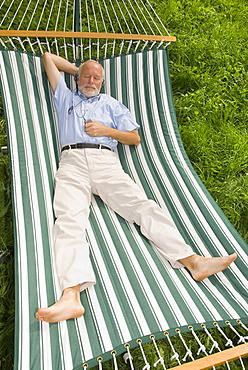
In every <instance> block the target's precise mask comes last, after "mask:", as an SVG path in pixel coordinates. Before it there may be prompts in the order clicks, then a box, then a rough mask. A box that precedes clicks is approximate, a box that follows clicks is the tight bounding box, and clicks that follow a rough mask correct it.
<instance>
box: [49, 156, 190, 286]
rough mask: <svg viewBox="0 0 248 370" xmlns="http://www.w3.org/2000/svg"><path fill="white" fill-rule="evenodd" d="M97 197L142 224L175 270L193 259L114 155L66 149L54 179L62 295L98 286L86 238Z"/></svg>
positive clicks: (168, 221)
mask: <svg viewBox="0 0 248 370" xmlns="http://www.w3.org/2000/svg"><path fill="white" fill-rule="evenodd" d="M92 193H93V194H96V195H99V196H100V197H101V199H102V200H103V201H104V202H105V203H106V204H107V205H108V206H109V207H110V208H111V209H113V210H114V211H115V212H117V213H118V214H119V215H121V216H122V217H123V218H124V219H126V220H127V221H129V222H135V223H136V224H138V225H139V226H140V229H141V232H142V233H143V235H145V236H146V237H147V238H148V239H149V240H151V241H152V242H153V243H154V244H155V245H156V247H157V248H158V251H159V252H160V254H161V255H162V257H163V258H165V259H166V260H168V261H169V262H170V263H171V264H172V266H173V267H175V268H178V267H182V266H183V265H182V264H181V263H180V262H178V260H179V259H181V258H185V257H189V256H191V255H192V254H194V252H193V251H192V249H191V247H190V246H188V245H187V244H186V243H185V242H184V240H183V238H182V237H181V235H180V234H179V232H178V230H177V229H176V227H175V224H174V223H173V221H172V219H171V217H170V215H169V214H167V211H166V210H162V209H161V208H160V207H159V206H158V205H157V204H156V203H155V202H154V201H153V200H148V199H147V197H146V195H145V193H144V192H143V190H141V189H140V188H139V186H138V185H137V184H136V183H135V182H134V181H133V180H132V179H131V178H130V177H129V176H128V175H127V174H126V173H125V172H124V171H123V169H122V167H121V164H120V162H119V159H118V157H117V155H116V154H115V153H114V152H111V151H109V150H106V149H70V150H65V151H63V152H62V156H61V160H60V166H59V169H58V171H57V173H56V177H55V196H54V212H55V217H56V222H55V225H54V246H55V261H56V267H57V273H58V277H59V281H60V285H61V288H62V290H64V289H65V288H67V287H70V286H75V285H78V284H81V290H84V289H86V288H87V287H89V286H91V285H93V284H95V276H94V273H93V269H92V266H91V262H90V258H89V247H88V244H87V241H86V237H85V229H86V227H87V223H88V216H89V207H90V201H91V195H92Z"/></svg>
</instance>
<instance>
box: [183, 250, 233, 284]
mask: <svg viewBox="0 0 248 370" xmlns="http://www.w3.org/2000/svg"><path fill="white" fill-rule="evenodd" d="M236 258H237V254H236V253H233V254H231V255H229V256H224V257H202V256H198V255H197V254H193V255H192V256H190V257H186V258H183V259H181V260H180V262H181V263H182V264H183V265H184V266H185V267H187V269H188V270H189V271H190V273H191V275H192V277H193V279H195V280H196V281H201V280H204V279H206V278H207V277H209V276H211V275H214V274H217V272H220V271H223V270H225V269H226V268H227V267H228V266H229V265H230V264H231V263H232V262H233V261H235V260H236Z"/></svg>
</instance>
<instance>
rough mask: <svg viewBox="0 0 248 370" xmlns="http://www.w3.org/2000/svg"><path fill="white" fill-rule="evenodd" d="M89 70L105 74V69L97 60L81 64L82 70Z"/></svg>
mask: <svg viewBox="0 0 248 370" xmlns="http://www.w3.org/2000/svg"><path fill="white" fill-rule="evenodd" d="M89 69H94V70H95V71H99V73H100V74H102V73H103V67H102V66H101V64H100V63H98V62H96V61H95V60H87V61H86V62H84V63H82V64H81V70H82V71H86V70H89Z"/></svg>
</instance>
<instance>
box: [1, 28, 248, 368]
mask: <svg viewBox="0 0 248 370" xmlns="http://www.w3.org/2000/svg"><path fill="white" fill-rule="evenodd" d="M27 29H28V28H27ZM4 37H5V36H4ZM24 37H26V36H24ZM10 40H11V42H10ZM16 41H17V42H18V43H20V41H21V43H22V45H23V41H22V40H20V39H19V36H18V37H17V40H16V39H10V36H8V37H7V41H2V43H3V44H4V45H3V46H4V47H3V48H2V50H1V51H0V66H1V69H0V79H1V91H2V96H3V102H4V108H5V116H6V122H7V129H8V138H9V149H10V156H11V168H12V177H13V208H14V218H15V255H16V260H15V261H16V340H15V368H16V369H17V368H18V369H22V370H24V369H25V370H26V369H38V368H42V369H82V368H83V369H86V368H91V367H94V366H97V365H98V367H99V369H101V368H102V363H103V362H104V361H106V360H108V359H110V358H112V359H113V366H114V368H115V369H118V364H117V361H116V356H117V355H119V354H121V353H124V352H127V358H128V361H129V362H130V366H131V368H134V367H133V364H132V360H131V355H130V350H131V349H132V348H134V347H136V346H138V347H140V351H141V356H142V357H143V360H144V366H145V368H147V369H149V366H150V365H152V364H150V365H149V364H148V363H147V360H146V356H145V351H144V349H143V344H145V343H152V344H153V345H154V346H155V348H156V351H157V361H156V363H155V364H154V366H155V365H158V364H159V363H160V366H162V367H163V368H164V369H165V365H164V360H163V357H162V355H161V353H160V351H159V348H158V346H157V344H156V341H157V340H158V339H162V338H165V339H166V340H167V341H168V342H169V343H170V346H171V349H172V352H173V353H174V355H173V359H174V360H175V361H176V363H177V364H178V365H181V364H182V363H183V362H184V361H185V360H192V357H193V356H192V353H191V350H190V346H189V345H188V344H187V342H186V341H185V339H184V336H183V335H184V333H186V332H189V333H191V334H192V338H194V339H195V340H196V342H197V343H198V345H199V350H198V352H199V353H198V354H199V355H200V356H201V355H202V354H203V355H204V356H206V357H207V358H208V357H209V358H210V357H211V356H208V355H209V354H211V353H212V352H213V351H215V352H217V353H216V355H219V353H218V352H220V351H221V349H220V347H219V346H218V344H217V343H216V341H215V339H214V338H213V336H212V335H211V333H210V332H209V330H210V329H211V328H216V329H217V330H218V332H219V333H220V334H221V335H222V336H223V340H225V341H226V347H227V348H228V347H230V348H231V350H229V351H233V350H234V351H235V353H234V354H233V353H232V354H230V356H229V358H230V359H231V358H237V357H239V356H242V355H244V354H247V344H246V342H247V333H248V328H247V324H248V320H247V313H248V304H247V297H248V290H247V287H248V284H247V254H246V250H247V244H246V243H245V242H244V241H243V240H242V238H241V237H240V236H239V234H238V233H237V232H236V231H235V230H234V228H233V227H232V225H231V224H230V223H229V221H228V220H227V218H226V217H225V215H224V214H223V213H222V211H221V210H220V209H219V208H218V206H217V205H216V203H215V202H214V201H213V199H212V198H211V196H210V195H209V193H208V192H207V190H206V189H205V188H204V186H203V185H202V183H201V181H200V180H199V178H198V176H197V175H196V173H195V172H194V170H193V168H192V166H191V164H190V162H189V160H188V158H187V155H186V153H185V151H184V148H183V145H182V142H181V139H180V135H179V133H178V127H177V122H176V116H175V112H174V107H173V100H172V91H171V85H170V78H169V68H168V52H167V49H164V48H163V47H161V45H160V46H159V47H157V48H153V47H150V49H151V50H143V52H137V53H136V52H135V53H134V52H132V53H131V52H130V53H126V54H123V55H117V56H114V57H113V56H111V57H110V58H106V55H104V54H103V56H100V55H99V61H100V62H101V63H102V64H103V66H104V68H105V74H106V76H105V80H106V82H105V85H104V92H106V93H108V94H110V95H112V96H114V97H116V98H117V99H118V100H120V101H122V102H123V103H124V104H125V105H127V106H128V107H129V108H130V110H131V112H132V114H133V116H134V117H135V119H136V121H137V122H139V123H140V124H141V130H140V131H141V132H140V134H141V140H142V145H140V146H139V147H137V148H136V147H135V148H134V147H129V146H125V145H118V155H119V157H120V160H121V162H122V165H123V167H124V169H125V171H126V172H128V173H129V174H130V176H131V177H132V178H133V179H134V180H135V181H136V182H137V183H138V184H139V185H140V186H141V187H143V189H144V191H145V192H146V194H147V196H148V197H149V198H152V199H154V200H156V201H157V202H158V203H159V204H160V206H161V207H163V208H167V209H168V210H169V212H170V214H171V216H172V218H173V220H174V222H175V224H176V226H177V228H178V229H179V231H180V233H181V234H182V236H183V237H184V239H185V241H186V242H187V243H188V244H190V245H191V246H192V247H193V248H194V250H195V251H196V252H197V253H199V254H202V255H205V256H208V255H212V256H218V255H225V254H229V253H232V252H233V251H235V252H236V253H237V254H238V255H239V258H238V259H237V260H236V261H235V263H234V264H232V265H231V267H230V268H228V269H227V270H225V271H223V272H221V273H219V274H217V275H215V276H212V277H210V278H209V279H206V280H204V281H203V282H201V283H197V282H195V281H193V279H192V278H191V277H190V275H189V274H188V272H187V271H186V270H185V269H180V270H174V269H173V268H172V267H171V266H170V265H169V263H165V262H162V261H161V259H160V257H159V256H158V255H157V253H156V251H155V250H154V249H153V248H152V246H151V244H150V243H149V242H148V241H147V240H146V239H145V238H144V237H143V236H142V235H141V233H140V231H139V228H138V227H136V226H135V225H133V224H128V223H127V222H125V221H124V220H123V219H122V218H121V217H119V216H118V215H116V214H115V213H113V212H112V211H111V210H110V209H109V208H108V207H107V206H105V205H104V204H103V203H102V201H101V200H100V199H99V198H97V197H92V206H91V214H90V223H89V227H88V229H87V238H88V242H89V245H90V249H91V260H92V264H93V268H94V272H95V275H96V279H97V284H96V285H95V286H93V287H91V288H89V289H87V290H86V291H85V292H83V293H82V294H81V299H82V303H83V305H84V307H85V309H86V313H85V315H84V316H83V317H81V318H79V319H75V320H68V321H66V322H60V323H56V324H47V323H45V322H43V323H41V322H38V321H37V320H36V319H35V317H34V313H35V311H36V309H37V307H45V306H48V305H51V304H53V303H54V301H56V300H57V299H58V298H59V297H60V294H61V291H60V288H59V285H58V282H57V278H56V274H55V268H54V259H53V250H52V227H53V222H54V216H53V210H52V198H53V179H54V174H55V171H56V168H57V164H58V158H59V153H60V148H59V145H58V139H57V131H56V115H55V112H54V107H53V103H52V99H51V95H50V89H49V86H48V82H47V78H46V74H45V72H44V69H43V64H42V61H41V57H40V55H33V54H34V50H32V48H34V45H32V47H31V46H30V48H31V52H30V51H27V50H26V48H25V53H23V50H12V49H13V48H14V49H16V46H15V45H13V44H12V43H14V42H16ZM6 42H7V44H6ZM8 43H10V44H11V45H10V47H9V45H8ZM30 43H31V42H30V40H28V41H27V44H29V45H31V44H30ZM38 44H39V45H38V48H40V46H41V45H43V44H42V43H41V42H40V41H39V42H38ZM6 45H7V46H8V50H7V49H6ZM36 46H37V45H36ZM77 46H78V45H76V47H77ZM128 46H129V44H128ZM135 46H136V44H135ZM42 47H44V46H42ZM76 47H75V48H74V49H75V50H76ZM4 49H6V50H4ZM62 50H64V49H63V48H62ZM72 50H73V48H72ZM79 50H80V51H82V50H83V49H82V48H80V49H79ZM87 50H88V51H89V48H87ZM88 51H87V52H88ZM135 51H137V50H135ZM118 54H119V53H118ZM78 62H79V61H78ZM65 79H66V82H67V84H68V86H70V87H72V88H73V87H75V86H74V81H73V78H72V77H71V76H65ZM225 327H228V328H230V330H231V331H233V332H234V333H235V334H236V337H237V343H232V341H230V340H229V339H228V337H227V336H226V334H225V331H224V328H225ZM238 327H240V328H242V333H243V334H241V332H240V331H238ZM197 330H201V331H203V332H204V333H205V334H206V335H207V336H208V337H209V341H210V343H211V349H210V351H209V350H208V351H207V350H206V348H205V347H204V346H203V345H202V343H201V341H200V339H199V336H198V334H197ZM174 335H176V336H177V337H178V338H179V339H180V340H181V343H182V346H183V348H184V350H183V352H182V353H180V354H179V353H178V352H177V351H176V349H175V348H174V347H173V344H172V341H171V337H173V336H174ZM236 344H238V345H240V346H238V347H234V346H235V345H236ZM233 347H234V348H233ZM209 352H210V353H209ZM229 353H230V352H229ZM214 356H215V355H214ZM202 360H203V359H202ZM227 360H228V356H226V357H225V360H224V362H225V361H227ZM199 361H200V360H199ZM209 361H210V360H209ZM244 361H245V360H242V359H240V368H242V369H245V362H244ZM196 362H197V361H196ZM210 362H211V361H210ZM210 362H208V364H209V363H210ZM221 362H222V363H223V358H222V359H221V360H219V359H218V360H215V361H214V362H212V363H213V364H216V363H221ZM184 366H186V365H184ZM190 366H191V367H190V369H193V364H192V363H190ZM204 366H206V365H203V364H200V365H198V369H203V368H207V367H204ZM210 366H212V365H211V364H210Z"/></svg>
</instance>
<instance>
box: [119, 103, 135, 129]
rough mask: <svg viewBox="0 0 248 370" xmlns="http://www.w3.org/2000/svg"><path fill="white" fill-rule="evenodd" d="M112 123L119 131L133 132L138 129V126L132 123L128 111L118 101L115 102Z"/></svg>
mask: <svg viewBox="0 0 248 370" xmlns="http://www.w3.org/2000/svg"><path fill="white" fill-rule="evenodd" d="M114 123H115V125H116V128H117V129H118V130H120V131H133V130H138V129H139V128H140V125H138V123H137V122H135V121H134V119H133V117H132V114H131V112H130V110H129V109H128V108H127V107H126V106H125V105H124V104H122V103H120V102H118V101H116V105H115V110H114Z"/></svg>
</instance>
